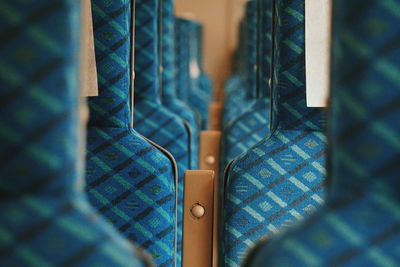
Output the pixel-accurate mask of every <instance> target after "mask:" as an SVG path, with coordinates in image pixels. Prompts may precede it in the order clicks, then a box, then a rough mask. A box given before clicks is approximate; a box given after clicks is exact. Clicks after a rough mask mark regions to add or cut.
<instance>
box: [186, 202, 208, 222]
mask: <svg viewBox="0 0 400 267" xmlns="http://www.w3.org/2000/svg"><path fill="white" fill-rule="evenodd" d="M190 212H191V213H192V215H193V217H195V218H196V219H201V218H202V217H203V216H204V214H205V213H206V210H205V209H204V207H203V206H202V205H200V204H199V203H196V204H194V205H193V207H192V209H191V210H190Z"/></svg>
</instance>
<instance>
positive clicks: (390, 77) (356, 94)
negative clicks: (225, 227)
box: [248, 0, 400, 266]
mask: <svg viewBox="0 0 400 267" xmlns="http://www.w3.org/2000/svg"><path fill="white" fill-rule="evenodd" d="M398 10H399V9H398V4H397V3H396V2H394V1H366V2H363V5H362V6H360V2H359V1H355V0H352V1H343V0H339V1H335V2H334V11H335V12H334V13H333V14H334V20H333V22H334V35H333V39H334V46H333V47H334V50H333V57H334V59H333V71H332V74H333V77H332V110H331V123H330V148H331V149H330V150H331V151H330V155H329V165H328V166H329V178H330V180H329V181H330V188H329V195H328V199H327V203H326V205H325V206H324V208H323V209H321V211H320V212H319V213H318V214H316V215H315V216H313V218H311V219H310V220H307V221H305V222H304V223H302V224H301V225H300V226H299V227H298V228H296V229H294V230H292V231H291V232H290V233H287V234H285V235H283V236H282V237H280V238H278V239H277V240H276V241H271V242H269V243H268V244H265V245H262V246H260V247H258V248H257V249H256V250H255V251H254V252H253V256H252V257H251V258H249V261H248V266H277V265H279V266H293V265H296V266H397V265H398V264H399V262H400V254H399V246H400V241H399V240H400V228H399V225H400V216H399V214H400V202H399V201H400V198H399V188H400V182H399V179H398V178H399V159H400V143H399V140H400V124H399V123H398V121H399V118H400V87H399V82H398V75H396V73H397V72H398V71H399V69H400V65H399V62H400V50H399V36H400V30H399V28H398V27H397V25H398V24H399V16H398Z"/></svg>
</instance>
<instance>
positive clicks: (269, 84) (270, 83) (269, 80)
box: [268, 78, 272, 88]
mask: <svg viewBox="0 0 400 267" xmlns="http://www.w3.org/2000/svg"><path fill="white" fill-rule="evenodd" d="M268 86H269V88H272V79H271V78H269V79H268Z"/></svg>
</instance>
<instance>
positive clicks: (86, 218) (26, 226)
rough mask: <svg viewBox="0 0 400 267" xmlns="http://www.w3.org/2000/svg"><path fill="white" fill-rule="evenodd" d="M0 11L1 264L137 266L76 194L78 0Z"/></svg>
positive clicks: (5, 4) (7, 4) (40, 0)
mask: <svg viewBox="0 0 400 267" xmlns="http://www.w3.org/2000/svg"><path fill="white" fill-rule="evenodd" d="M0 13H1V17H0V21H1V23H0V40H1V42H0V55H1V56H0V97H1V102H2V103H1V105H0V110H1V111H0V140H1V142H0V151H1V152H0V165H1V166H0V168H1V171H0V195H1V198H0V208H1V215H0V262H1V265H2V266H132V267H137V266H144V265H143V264H142V263H141V262H140V261H139V259H138V257H137V254H136V253H135V251H134V248H133V246H131V245H130V244H129V242H127V241H126V240H125V239H123V238H121V237H120V235H119V234H118V232H117V231H115V230H114V229H113V227H111V225H109V224H108V223H107V222H106V221H105V220H104V219H103V218H101V217H99V216H98V215H97V214H96V213H95V212H94V209H93V208H92V207H91V206H90V205H89V204H88V202H87V199H86V196H85V194H84V190H83V183H84V181H83V176H82V168H81V166H82V164H81V162H82V161H83V155H81V153H78V144H79V143H82V141H83V140H82V139H83V138H81V137H83V136H80V132H81V130H82V128H81V127H78V123H79V118H78V116H79V104H78V87H79V84H78V80H79V79H78V65H79V63H78V58H77V56H76V55H79V53H77V51H79V48H78V42H79V36H80V31H79V29H80V24H79V18H80V2H79V1H75V0H52V1H44V0H37V1H14V0H13V1H1V3H0ZM79 151H81V150H79ZM78 160H80V161H81V162H79V161H78Z"/></svg>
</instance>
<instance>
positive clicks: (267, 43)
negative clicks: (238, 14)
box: [221, 0, 272, 169]
mask: <svg viewBox="0 0 400 267" xmlns="http://www.w3.org/2000/svg"><path fill="white" fill-rule="evenodd" d="M261 4H262V5H263V6H260V14H259V23H258V24H259V25H258V27H259V28H260V30H259V34H258V37H257V36H256V40H255V42H256V43H258V49H259V51H260V52H259V53H257V54H256V55H255V57H256V60H255V61H256V62H257V61H258V63H257V65H258V68H257V69H258V73H256V79H257V80H258V85H257V81H256V80H254V81H253V82H250V84H251V83H253V85H250V86H251V87H254V88H253V89H252V90H253V91H254V92H252V94H253V97H256V96H257V98H256V99H257V100H256V101H255V102H254V103H253V104H252V105H251V106H250V107H249V109H248V111H247V112H244V113H243V114H242V115H240V116H239V117H238V118H236V119H235V120H233V121H232V122H230V123H229V124H228V125H227V126H226V127H225V128H224V131H223V135H222V136H223V139H222V146H221V163H222V168H221V169H224V168H225V166H227V165H228V163H229V162H230V161H231V160H233V159H234V158H235V157H237V156H239V155H240V154H242V153H244V152H246V151H247V150H248V149H249V148H251V147H252V146H254V145H255V144H257V143H258V142H259V141H261V140H262V139H263V138H265V137H266V136H267V135H268V134H269V125H268V118H269V107H270V106H269V90H268V88H269V85H268V80H269V76H270V75H269V73H270V72H271V71H270V64H271V60H270V59H271V56H270V55H271V44H272V39H271V36H272V35H271V31H272V27H271V26H272V12H271V10H272V5H271V0H262V1H260V5H261ZM254 11H255V12H257V9H256V10H254ZM256 14H257V13H256ZM256 14H253V15H255V20H257V15H256ZM254 26H255V25H254ZM253 31H255V32H256V33H257V29H256V30H253ZM256 46H257V45H256ZM256 51H257V49H256ZM252 60H254V59H252ZM249 65H251V69H252V70H254V65H253V64H249ZM251 73H252V72H251Z"/></svg>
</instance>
